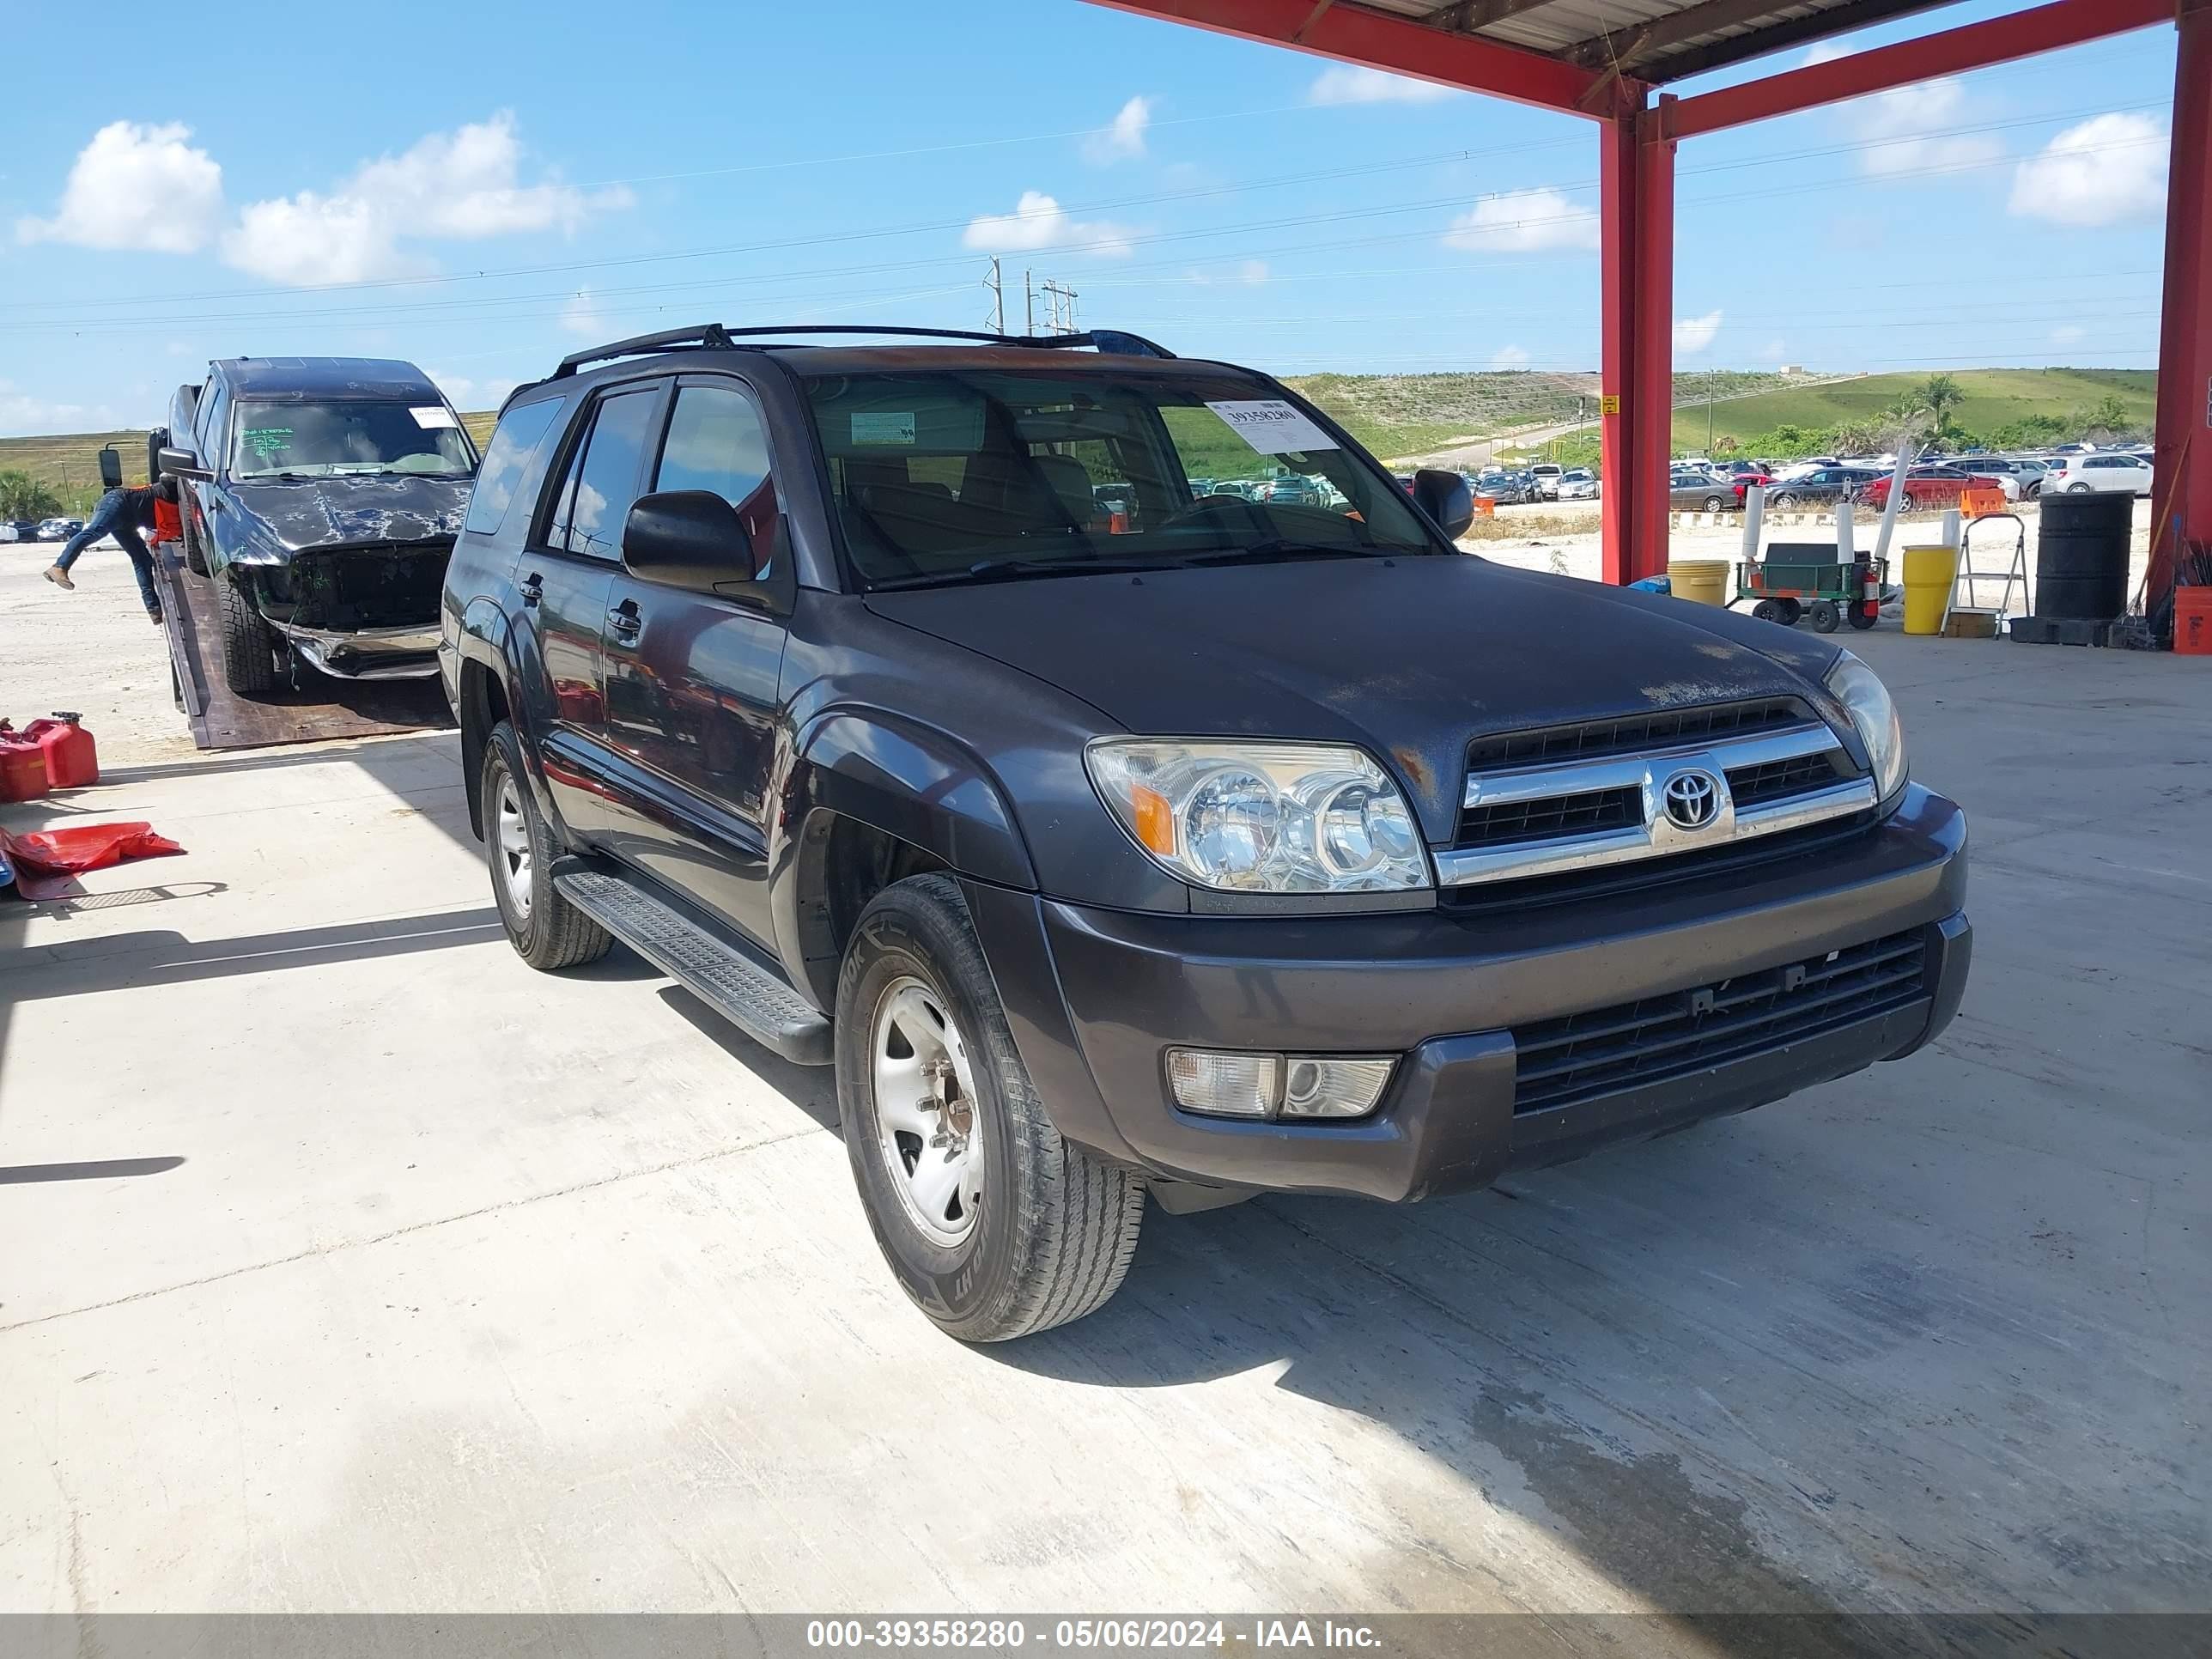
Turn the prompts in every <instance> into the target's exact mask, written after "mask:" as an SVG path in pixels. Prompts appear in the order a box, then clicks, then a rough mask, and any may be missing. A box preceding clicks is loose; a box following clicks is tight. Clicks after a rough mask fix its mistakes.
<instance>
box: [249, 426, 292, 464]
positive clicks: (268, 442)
mask: <svg viewBox="0 0 2212 1659" xmlns="http://www.w3.org/2000/svg"><path fill="white" fill-rule="evenodd" d="M245 437H246V447H247V448H248V449H250V450H252V452H253V453H255V454H257V455H258V456H259V457H260V458H261V459H263V460H264V461H265V460H267V459H269V458H270V456H271V455H274V454H275V453H276V452H277V451H278V450H280V449H289V448H290V447H292V428H290V427H289V426H257V427H249V428H246V435H245Z"/></svg>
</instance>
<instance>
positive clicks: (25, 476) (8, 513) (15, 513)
mask: <svg viewBox="0 0 2212 1659" xmlns="http://www.w3.org/2000/svg"><path fill="white" fill-rule="evenodd" d="M61 510H62V498H61V497H60V496H58V495H55V494H54V492H53V491H52V489H50V488H48V487H47V486H46V485H45V484H42V483H40V482H39V481H38V480H37V479H36V478H33V477H32V476H31V475H30V474H29V473H27V472H0V519H51V518H54V517H56V516H58V514H59V513H60V512H61Z"/></svg>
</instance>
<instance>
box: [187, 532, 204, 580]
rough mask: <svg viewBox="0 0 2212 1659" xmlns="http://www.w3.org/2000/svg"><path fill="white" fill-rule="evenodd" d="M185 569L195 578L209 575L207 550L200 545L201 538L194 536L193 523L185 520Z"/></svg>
mask: <svg viewBox="0 0 2212 1659" xmlns="http://www.w3.org/2000/svg"><path fill="white" fill-rule="evenodd" d="M185 569H187V570H189V571H191V573H192V574H194V575H195V576H204V575H206V574H208V562H207V550H206V549H204V548H203V547H202V546H201V545H200V542H199V538H198V537H197V536H195V535H193V534H192V521H191V520H190V519H187V520H185Z"/></svg>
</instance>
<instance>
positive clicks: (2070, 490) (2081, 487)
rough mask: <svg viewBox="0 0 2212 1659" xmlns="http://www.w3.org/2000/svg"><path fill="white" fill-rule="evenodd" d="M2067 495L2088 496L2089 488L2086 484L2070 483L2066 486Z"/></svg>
mask: <svg viewBox="0 0 2212 1659" xmlns="http://www.w3.org/2000/svg"><path fill="white" fill-rule="evenodd" d="M2066 493H2067V494H2068V495H2087V494H2088V493H2089V486H2088V485H2087V484H2085V483H2070V484H2068V485H2067V486H2066Z"/></svg>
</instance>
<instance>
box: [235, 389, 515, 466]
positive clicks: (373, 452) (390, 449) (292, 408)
mask: <svg viewBox="0 0 2212 1659" xmlns="http://www.w3.org/2000/svg"><path fill="white" fill-rule="evenodd" d="M232 424H233V425H234V428H236V430H235V431H234V434H233V436H232V440H231V445H232V447H231V454H230V471H231V476H232V477H237V478H253V477H270V478H273V477H282V476H284V475H286V474H289V475H291V476H292V477H311V478H331V477H356V476H360V475H362V474H368V473H380V472H407V473H414V474H417V475H421V476H424V477H467V476H468V475H469V474H470V473H471V472H472V471H475V470H476V460H477V458H476V452H475V451H474V450H473V449H472V448H471V447H470V445H469V439H468V434H466V433H465V432H464V431H462V430H461V422H460V419H459V416H456V415H455V414H454V413H453V410H450V409H448V408H447V407H446V405H445V404H442V403H420V404H396V403H380V402H373V401H371V400H368V399H367V398H339V399H334V400H331V401H330V402H322V403H302V402H297V401H295V400H292V399H276V398H246V399H244V400H243V401H241V402H240V404H239V405H238V419H237V420H236V421H235V422H233V423H232Z"/></svg>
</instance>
